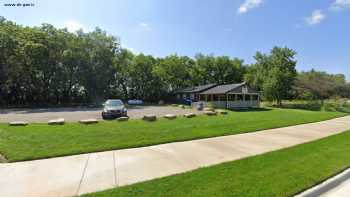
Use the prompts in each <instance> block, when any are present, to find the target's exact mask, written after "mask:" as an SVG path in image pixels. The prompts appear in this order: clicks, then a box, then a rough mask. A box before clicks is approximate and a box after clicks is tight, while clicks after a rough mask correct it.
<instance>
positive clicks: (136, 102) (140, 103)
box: [128, 99, 143, 105]
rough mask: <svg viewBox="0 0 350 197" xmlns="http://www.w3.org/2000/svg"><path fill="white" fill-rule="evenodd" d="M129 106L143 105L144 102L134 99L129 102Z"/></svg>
mask: <svg viewBox="0 0 350 197" xmlns="http://www.w3.org/2000/svg"><path fill="white" fill-rule="evenodd" d="M128 104H129V105H142V104H143V101H142V100H139V99H132V100H129V101H128Z"/></svg>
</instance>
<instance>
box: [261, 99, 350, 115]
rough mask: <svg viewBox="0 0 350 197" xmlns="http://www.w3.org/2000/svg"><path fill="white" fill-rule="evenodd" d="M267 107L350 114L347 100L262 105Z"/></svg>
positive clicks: (296, 101)
mask: <svg viewBox="0 0 350 197" xmlns="http://www.w3.org/2000/svg"><path fill="white" fill-rule="evenodd" d="M264 106H267V107H279V108H286V109H304V110H311V111H330V112H334V111H341V112H345V113H350V102H348V100H347V99H329V100H324V101H320V100H304V101H303V100H293V101H284V102H283V105H282V106H278V105H276V104H274V103H264Z"/></svg>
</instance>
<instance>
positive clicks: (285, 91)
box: [245, 47, 297, 105]
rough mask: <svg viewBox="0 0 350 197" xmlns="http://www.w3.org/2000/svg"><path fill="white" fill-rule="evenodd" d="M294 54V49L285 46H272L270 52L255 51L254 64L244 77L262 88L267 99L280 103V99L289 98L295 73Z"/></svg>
mask: <svg viewBox="0 0 350 197" xmlns="http://www.w3.org/2000/svg"><path fill="white" fill-rule="evenodd" d="M295 55H296V52H295V51H293V50H292V49H289V48H286V47H285V48H280V47H274V48H273V49H272V50H271V51H270V54H263V53H260V52H257V53H256V55H255V56H254V58H255V60H256V64H254V65H253V66H252V68H249V71H248V74H247V75H246V76H245V79H246V80H247V81H248V83H250V84H252V85H253V86H255V87H258V88H259V89H260V90H262V91H263V95H264V97H265V98H266V99H267V100H270V101H277V103H278V104H279V105H282V100H283V99H287V98H289V96H290V91H291V89H292V86H293V84H294V81H295V78H296V75H297V72H296V69H295V66H296V61H295V59H294V56H295Z"/></svg>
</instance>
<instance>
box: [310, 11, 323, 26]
mask: <svg viewBox="0 0 350 197" xmlns="http://www.w3.org/2000/svg"><path fill="white" fill-rule="evenodd" d="M325 18H326V15H325V14H323V12H322V11H321V10H315V11H313V12H312V14H311V16H309V17H307V18H305V22H306V23H307V24H308V25H317V24H319V23H321V22H322V21H323V20H324V19H325Z"/></svg>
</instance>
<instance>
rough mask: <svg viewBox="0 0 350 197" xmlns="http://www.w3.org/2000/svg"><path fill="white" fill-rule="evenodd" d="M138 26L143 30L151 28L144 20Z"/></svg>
mask: <svg viewBox="0 0 350 197" xmlns="http://www.w3.org/2000/svg"><path fill="white" fill-rule="evenodd" d="M139 26H140V27H141V28H142V29H144V30H147V31H148V30H151V27H150V26H149V25H148V24H147V23H145V22H142V23H140V24H139Z"/></svg>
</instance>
